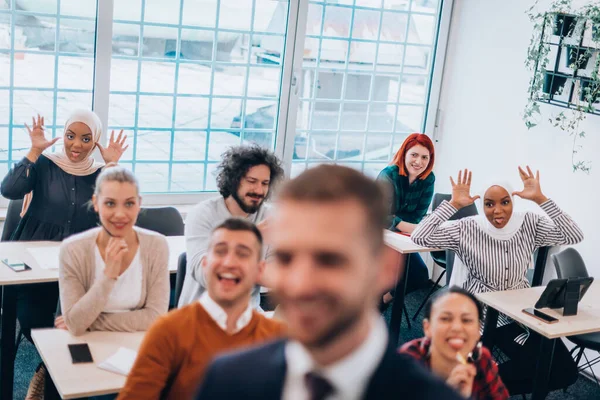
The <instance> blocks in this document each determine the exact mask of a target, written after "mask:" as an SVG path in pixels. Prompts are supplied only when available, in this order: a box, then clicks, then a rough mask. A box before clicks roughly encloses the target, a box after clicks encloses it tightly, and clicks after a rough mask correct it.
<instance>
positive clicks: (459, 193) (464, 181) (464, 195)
mask: <svg viewBox="0 0 600 400" xmlns="http://www.w3.org/2000/svg"><path fill="white" fill-rule="evenodd" d="M471 174H472V173H471V171H469V170H468V169H465V170H464V172H463V171H458V181H457V182H454V179H452V177H450V183H451V184H452V199H451V200H450V204H452V205H453V206H454V208H456V209H457V210H460V209H461V208H463V207H466V206H469V205H471V204H473V203H475V200H477V199H478V198H479V196H473V197H472V196H471Z"/></svg>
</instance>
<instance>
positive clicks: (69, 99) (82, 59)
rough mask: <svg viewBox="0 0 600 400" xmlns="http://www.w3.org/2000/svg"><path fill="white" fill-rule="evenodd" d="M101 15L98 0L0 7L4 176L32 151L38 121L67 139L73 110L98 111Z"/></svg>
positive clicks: (12, 2)
mask: <svg viewBox="0 0 600 400" xmlns="http://www.w3.org/2000/svg"><path fill="white" fill-rule="evenodd" d="M79 4H81V5H86V8H89V9H90V10H91V12H90V13H86V14H82V13H81V12H79V11H78V6H79ZM95 10H96V1H95V0H77V1H75V0H62V1H57V0H53V1H43V0H3V1H0V175H2V176H4V175H5V174H6V172H7V171H8V168H9V167H10V166H12V164H13V163H14V162H15V161H19V160H20V159H21V158H23V156H24V155H25V154H26V153H27V151H28V150H29V147H30V141H29V136H28V134H27V131H26V130H25V127H24V123H28V124H29V125H31V117H32V116H33V115H36V114H38V113H39V114H40V115H43V116H44V117H45V122H46V129H47V132H48V134H51V135H52V136H53V137H54V136H57V135H58V136H61V135H62V134H63V126H64V123H65V121H66V119H67V118H68V115H69V113H70V111H71V110H73V109H75V108H82V107H83V108H90V107H91V106H92V89H93V79H94V45H95V26H96V12H95ZM59 144H60V142H59ZM57 147H58V146H57Z"/></svg>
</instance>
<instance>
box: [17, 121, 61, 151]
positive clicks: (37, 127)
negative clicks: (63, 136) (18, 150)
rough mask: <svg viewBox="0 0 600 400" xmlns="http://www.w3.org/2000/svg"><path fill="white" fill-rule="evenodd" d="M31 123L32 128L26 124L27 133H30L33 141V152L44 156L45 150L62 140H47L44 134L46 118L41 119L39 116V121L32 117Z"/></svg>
mask: <svg viewBox="0 0 600 400" xmlns="http://www.w3.org/2000/svg"><path fill="white" fill-rule="evenodd" d="M31 122H32V126H31V128H30V127H29V125H27V124H25V128H27V132H29V139H30V140H31V150H33V151H35V152H37V153H39V154H42V153H43V151H44V150H46V149H47V148H48V147H50V146H52V145H53V144H54V143H56V142H57V141H59V140H60V137H56V138H54V139H52V140H48V139H46V135H45V132H44V117H40V115H39V114H38V116H37V120H36V118H35V117H32V118H31ZM39 154H38V155H39Z"/></svg>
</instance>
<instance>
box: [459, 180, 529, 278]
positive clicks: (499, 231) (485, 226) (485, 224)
mask: <svg viewBox="0 0 600 400" xmlns="http://www.w3.org/2000/svg"><path fill="white" fill-rule="evenodd" d="M494 186H497V187H499V188H502V189H504V191H506V193H510V197H511V200H514V190H513V187H512V185H511V184H510V183H509V182H508V181H505V180H502V179H492V180H490V181H489V182H488V183H487V184H485V185H483V186H482V189H481V191H480V192H479V195H480V198H479V199H478V200H477V209H478V210H479V211H480V212H481V214H479V215H476V216H473V217H472V218H473V220H475V221H476V222H477V224H478V225H479V227H480V228H481V229H482V230H483V231H484V232H486V233H487V234H488V235H489V236H491V237H492V238H494V239H497V240H510V238H512V237H513V236H514V235H515V234H516V233H517V231H518V230H519V229H520V228H521V225H522V224H523V220H524V218H525V213H523V212H519V211H514V208H513V211H512V214H511V216H510V219H509V220H508V223H507V224H506V225H505V226H504V227H503V228H496V227H495V226H494V225H492V222H490V220H488V218H487V216H486V215H485V205H484V201H483V199H484V198H485V193H486V192H487V191H488V189H490V188H492V187H494ZM513 204H514V201H513ZM530 264H531V263H530ZM467 277H468V270H467V267H466V266H465V264H464V263H463V262H462V260H461V259H460V258H459V257H455V258H454V263H453V266H452V274H451V276H450V282H449V284H448V286H450V287H451V286H460V287H463V284H464V283H465V282H466V280H467Z"/></svg>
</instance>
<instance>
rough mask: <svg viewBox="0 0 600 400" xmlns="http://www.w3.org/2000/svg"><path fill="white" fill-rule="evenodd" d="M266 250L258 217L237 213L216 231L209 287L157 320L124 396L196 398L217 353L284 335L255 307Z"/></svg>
mask: <svg viewBox="0 0 600 400" xmlns="http://www.w3.org/2000/svg"><path fill="white" fill-rule="evenodd" d="M261 250H262V236H261V234H260V232H259V230H258V229H257V228H256V226H255V225H254V224H253V223H252V222H249V221H246V220H242V219H233V218H232V219H228V220H226V221H225V222H223V223H222V224H221V225H219V226H217V227H216V228H215V229H214V230H213V233H212V237H211V242H210V246H209V249H208V253H207V255H206V256H205V257H204V259H203V260H202V268H203V270H204V274H205V278H206V283H207V291H206V292H205V293H203V294H202V296H201V297H200V300H199V301H196V302H194V303H192V304H189V305H187V306H185V307H183V308H180V309H178V310H174V311H171V312H170V313H168V314H167V315H165V316H163V317H161V318H160V319H159V320H158V321H157V322H156V323H154V324H153V325H152V327H151V328H150V330H149V331H148V332H147V333H146V336H145V338H144V341H143V342H142V345H141V346H140V350H139V353H138V356H137V359H136V361H135V364H134V365H133V368H132V370H131V372H130V374H129V376H128V378H127V382H126V384H125V387H124V388H123V389H122V390H121V393H120V394H119V399H159V398H160V399H178V400H179V399H190V398H192V397H193V396H194V394H195V392H196V389H197V388H198V385H199V383H200V381H201V380H202V377H203V375H204V372H205V369H206V367H207V366H208V364H209V362H210V361H211V360H212V359H213V358H214V357H215V355H217V354H219V353H222V352H224V351H228V350H233V349H236V348H240V347H243V346H249V345H252V344H256V343H260V342H263V341H266V340H269V339H275V338H277V337H280V336H282V335H283V334H284V327H283V325H282V324H281V323H280V322H277V321H274V320H270V319H268V318H266V317H264V316H263V315H261V314H259V313H258V312H256V311H254V310H253V309H252V307H251V306H250V296H251V293H252V289H253V287H254V285H255V284H256V283H257V282H258V280H259V279H260V276H261V274H262V272H263V270H264V267H265V263H264V261H261V260H260V257H261Z"/></svg>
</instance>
